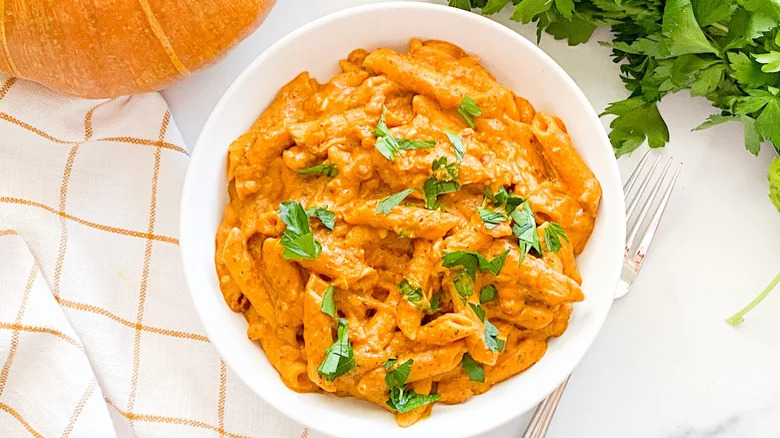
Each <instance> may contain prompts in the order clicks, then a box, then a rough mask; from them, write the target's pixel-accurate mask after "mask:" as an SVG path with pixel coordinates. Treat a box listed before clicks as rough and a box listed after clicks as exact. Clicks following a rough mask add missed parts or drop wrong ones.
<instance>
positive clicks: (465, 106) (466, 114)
mask: <svg viewBox="0 0 780 438" xmlns="http://www.w3.org/2000/svg"><path fill="white" fill-rule="evenodd" d="M526 1H527V0H526ZM458 114H460V116H461V117H463V120H465V121H466V124H467V125H469V128H474V117H479V116H481V115H482V109H481V108H480V107H479V105H477V101H476V100H474V99H472V98H470V97H469V96H463V100H461V101H460V106H458Z"/></svg>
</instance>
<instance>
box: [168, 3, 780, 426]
mask: <svg viewBox="0 0 780 438" xmlns="http://www.w3.org/2000/svg"><path fill="white" fill-rule="evenodd" d="M369 2H370V1H369V0H327V1H324V0H279V4H278V5H277V6H276V8H275V9H274V11H273V12H272V13H271V15H270V16H269V18H268V19H267V21H266V22H265V24H263V26H262V27H261V28H260V29H259V30H258V31H256V32H255V33H254V34H253V35H251V36H250V37H249V38H248V39H247V40H245V41H244V42H243V43H242V44H241V45H239V46H238V47H237V48H236V49H235V50H234V51H232V52H231V53H230V54H229V55H228V56H227V57H226V58H225V59H223V60H222V61H221V62H220V63H218V64H216V65H215V66H213V67H211V68H209V69H207V70H205V71H202V72H199V73H196V74H194V75H193V76H191V77H189V78H187V79H186V80H184V81H182V82H180V83H178V84H177V85H175V86H173V87H172V88H170V89H168V90H166V91H164V92H163V95H164V97H165V98H166V100H167V101H168V103H169V104H170V105H171V108H172V112H173V116H174V118H175V120H176V122H177V124H178V126H179V128H180V129H181V131H182V134H183V136H184V139H185V141H187V142H188V144H190V145H193V144H194V142H195V140H196V138H197V136H198V133H199V132H200V128H201V126H202V124H203V122H204V121H205V119H206V117H207V116H208V114H209V113H210V111H211V109H212V108H213V106H214V104H215V103H216V101H217V99H218V98H219V96H220V95H221V94H222V92H223V91H224V90H225V89H226V88H227V86H228V85H229V84H230V82H231V81H232V80H233V79H234V78H235V77H236V76H237V75H238V74H239V73H240V72H241V70H243V68H244V67H245V66H246V65H247V64H248V63H249V62H250V61H251V60H253V59H254V58H255V57H256V56H257V55H258V54H260V53H261V52H262V51H263V50H264V49H266V48H267V47H268V46H269V45H271V44H272V43H273V42H274V41H276V40H277V39H278V38H280V37H281V36H283V35H285V34H286V33H288V32H289V31H291V30H293V29H295V28H297V27H299V26H300V25H301V24H303V23H305V22H308V21H311V20H312V19H315V18H317V17H320V16H322V15H325V14H326V13H329V12H332V11H335V10H338V9H342V8H346V7H349V6H353V5H358V4H364V3H369ZM497 19H498V20H499V21H501V22H503V23H505V24H509V25H510V27H512V28H514V29H516V30H518V31H519V32H520V33H521V34H523V35H525V36H526V37H528V38H530V39H533V38H535V37H534V30H533V28H532V27H531V26H526V27H521V26H519V25H517V23H512V22H510V21H508V20H507V15H506V14H504V15H502V16H500V17H498V18H497ZM382 25H390V26H391V25H392V23H384V24H382ZM597 36H598V35H597ZM605 38H607V35H606V34H601V39H605ZM541 47H542V48H543V49H544V50H545V51H546V52H547V53H549V54H550V55H551V56H552V57H553V58H555V60H556V61H557V62H558V63H559V64H561V66H563V68H564V69H566V71H568V72H569V74H570V75H571V76H572V77H573V78H574V80H575V81H576V82H577V84H579V86H580V87H581V88H582V89H583V90H584V92H585V94H586V95H587V96H588V98H589V99H590V101H591V103H592V104H593V106H594V108H595V109H596V110H597V111H601V110H602V109H603V108H604V106H605V105H606V104H607V103H608V102H611V101H614V100H618V99H621V98H623V97H624V96H625V94H626V92H625V90H624V89H623V87H622V84H621V82H620V80H619V79H618V69H617V66H616V65H614V64H613V63H612V62H611V60H610V59H609V57H608V55H609V50H608V49H607V48H604V47H601V46H599V45H598V44H596V43H595V42H591V43H588V44H587V45H584V46H578V47H574V48H571V47H568V46H566V44H565V43H561V42H558V41H554V40H552V39H551V38H549V37H545V38H543V41H542V43H541ZM711 111H712V110H711V108H710V106H709V104H708V103H707V102H706V101H705V100H703V99H691V98H690V97H689V96H688V95H687V93H686V94H685V95H683V94H680V95H676V96H672V97H670V98H667V99H666V100H665V101H664V102H663V104H662V105H661V112H662V113H663V115H664V116H665V118H666V120H667V122H668V123H669V128H670V131H671V142H670V143H669V145H668V146H667V147H666V149H665V150H661V151H660V153H662V154H664V155H669V156H674V158H675V159H676V160H681V161H682V162H683V163H684V167H683V171H682V174H681V176H680V180H679V182H678V185H677V189H676V191H675V193H674V194H673V196H672V199H671V203H670V205H669V207H668V209H667V212H666V215H665V217H664V221H663V222H662V224H661V229H660V231H659V234H658V236H657V237H656V239H655V242H654V244H653V246H652V247H651V249H650V255H649V258H648V259H647V261H646V263H645V266H644V268H643V271H642V274H641V275H640V277H639V279H638V280H637V283H636V285H635V287H634V289H633V290H632V292H631V293H630V294H629V295H628V296H627V297H626V298H624V299H621V300H619V301H617V302H615V305H614V307H613V309H612V311H611V314H610V316H609V319H608V320H607V322H606V324H605V326H604V329H603V330H602V332H601V334H600V335H599V337H598V339H597V340H596V342H595V344H594V345H593V347H592V348H591V350H590V351H589V352H588V354H587V355H586V356H585V358H584V360H583V361H582V363H581V364H580V365H579V366H578V367H577V369H576V370H575V372H574V374H573V377H572V379H571V382H570V383H569V387H568V389H567V391H566V394H565V395H564V398H563V400H562V402H561V405H560V407H559V410H558V413H557V415H556V417H555V421H554V422H553V425H552V427H551V429H550V431H549V434H548V436H549V437H551V438H572V437H577V438H589V437H594V438H596V437H597V438H627V437H631V438H634V437H636V438H644V437H648V438H650V437H653V438H657V437H669V438H699V437H702V438H703V437H718V438H721V437H734V438H753V437H761V438H763V437H778V436H780V291H776V292H775V293H774V295H770V297H769V298H768V299H767V300H765V301H764V303H763V304H762V305H761V306H759V307H758V308H757V309H756V310H754V311H753V312H752V313H750V314H749V315H748V316H747V318H746V321H745V323H744V324H743V325H742V326H740V327H738V328H732V327H731V326H729V325H727V324H726V323H725V322H724V318H726V317H727V316H729V315H730V314H731V313H733V312H734V311H736V310H737V309H739V308H741V307H742V306H743V305H744V304H746V303H747V302H748V301H750V300H751V299H752V298H753V296H754V295H755V294H756V293H757V292H758V291H759V290H761V289H763V287H764V286H765V285H766V284H767V283H768V282H769V280H770V279H771V278H772V277H773V276H774V275H775V274H776V273H777V271H778V270H779V269H780V213H778V212H777V211H776V210H775V208H774V207H773V206H772V205H771V203H770V202H769V200H768V199H767V192H768V188H767V182H766V171H767V166H768V164H769V161H770V159H771V157H772V156H773V152H772V150H771V146H769V145H765V146H764V148H763V150H762V152H761V154H760V156H759V157H758V158H756V157H753V156H752V155H750V154H749V153H747V152H746V151H745V150H744V148H743V146H742V131H741V128H740V127H739V126H738V125H721V126H719V127H716V128H713V129H710V130H707V131H701V132H691V131H690V129H691V128H692V127H694V126H696V125H697V124H698V123H700V122H701V121H702V120H703V119H704V118H705V117H706V116H707V115H708V114H709V113H710V112H711ZM606 124H607V123H605V126H606ZM640 155H641V154H633V156H629V157H624V158H621V159H620V168H621V170H622V171H623V174H624V177H625V176H627V174H628V171H630V170H631V169H632V168H633V165H634V163H636V161H637V160H638V159H639V156H640ZM258 402H259V403H262V402H261V401H258ZM527 419H528V415H526V416H524V417H522V418H521V419H519V420H516V421H513V422H511V423H510V424H507V425H505V426H504V427H502V428H500V429H498V430H496V431H494V432H492V433H489V434H485V435H484V438H487V437H491V438H493V437H496V438H510V437H519V436H520V434H521V432H522V430H523V428H524V427H525V423H526V421H527ZM258 433H260V435H262V431H258ZM311 436H314V434H312V435H311ZM399 436H402V434H399ZM442 436H446V432H445V431H442Z"/></svg>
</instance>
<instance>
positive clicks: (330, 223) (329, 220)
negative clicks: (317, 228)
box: [306, 207, 336, 231]
mask: <svg viewBox="0 0 780 438" xmlns="http://www.w3.org/2000/svg"><path fill="white" fill-rule="evenodd" d="M306 216H309V217H314V218H317V219H319V220H320V222H322V225H324V226H325V228H327V229H329V230H331V231H333V227H335V226H336V213H334V212H332V211H330V210H328V209H327V208H325V207H311V208H309V209H308V210H306Z"/></svg>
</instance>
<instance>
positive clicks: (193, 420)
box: [0, 75, 313, 438]
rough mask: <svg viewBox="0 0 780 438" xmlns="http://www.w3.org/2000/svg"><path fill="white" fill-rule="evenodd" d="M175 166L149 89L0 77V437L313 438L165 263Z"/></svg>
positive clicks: (166, 120)
mask: <svg viewBox="0 0 780 438" xmlns="http://www.w3.org/2000/svg"><path fill="white" fill-rule="evenodd" d="M187 162H188V151H187V149H186V148H185V147H184V146H183V142H182V140H181V137H180V135H179V132H178V131H177V129H176V126H175V125H174V123H173V121H172V120H171V117H170V113H169V112H168V109H167V106H166V104H165V102H164V101H163V100H162V98H161V97H160V96H159V95H158V94H156V93H151V94H145V95H140V96H132V97H124V98H119V99H114V100H87V99H75V98H71V97H65V96H61V95H59V94H57V93H54V92H52V91H49V90H47V89H45V88H43V87H41V86H39V85H36V84H33V83H28V82H24V81H17V80H16V79H14V78H9V77H5V76H1V75H0V436H2V437H3V438H16V437H28V436H33V437H46V438H49V437H85V438H87V437H88V438H95V437H100V438H108V437H144V438H146V437H174V436H176V437H209V438H214V437H233V438H236V437H263V438H276V437H292V438H298V437H300V436H313V434H312V435H309V433H308V431H306V430H305V429H304V428H303V426H300V425H298V424H296V423H293V422H292V421H290V420H288V419H286V418H285V417H283V416H282V415H281V414H279V413H277V412H276V411H275V410H274V409H273V408H271V407H270V406H268V405H266V404H265V403H264V402H262V401H261V400H260V399H259V398H257V397H256V396H255V395H254V394H252V393H250V391H249V390H248V389H246V388H245V387H244V386H243V384H242V383H241V382H240V381H238V379H237V378H236V377H235V376H233V375H232V374H231V373H230V372H229V371H228V370H227V369H226V367H225V364H224V363H223V362H222V361H221V360H220V358H219V356H218V355H217V353H216V351H215V350H214V348H213V347H212V346H211V344H210V343H209V340H208V339H207V338H206V336H205V335H204V330H203V328H202V327H201V325H200V322H199V321H198V318H197V316H196V315H195V312H194V309H193V307H192V304H191V302H190V298H189V296H188V294H187V292H186V290H185V286H184V281H183V279H182V275H181V266H180V261H179V254H178V238H177V235H178V219H179V196H180V191H181V184H182V179H183V177H184V172H185V170H186V167H187ZM205 238H208V237H205Z"/></svg>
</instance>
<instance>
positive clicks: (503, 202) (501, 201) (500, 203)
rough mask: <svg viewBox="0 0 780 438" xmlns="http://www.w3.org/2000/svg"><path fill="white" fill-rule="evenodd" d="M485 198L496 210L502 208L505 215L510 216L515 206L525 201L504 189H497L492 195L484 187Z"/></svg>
mask: <svg viewBox="0 0 780 438" xmlns="http://www.w3.org/2000/svg"><path fill="white" fill-rule="evenodd" d="M485 198H487V199H488V200H489V201H490V202H492V203H493V205H494V206H495V207H496V208H499V209H501V208H503V210H504V211H505V212H506V214H507V215H510V214H512V212H513V211H515V209H516V208H517V206H518V205H520V204H522V203H523V202H524V201H525V199H523V198H521V197H519V196H516V195H513V194H511V193H509V192H507V191H506V189H505V188H504V187H501V188H500V189H498V191H497V192H496V193H493V191H492V190H490V187H485Z"/></svg>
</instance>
